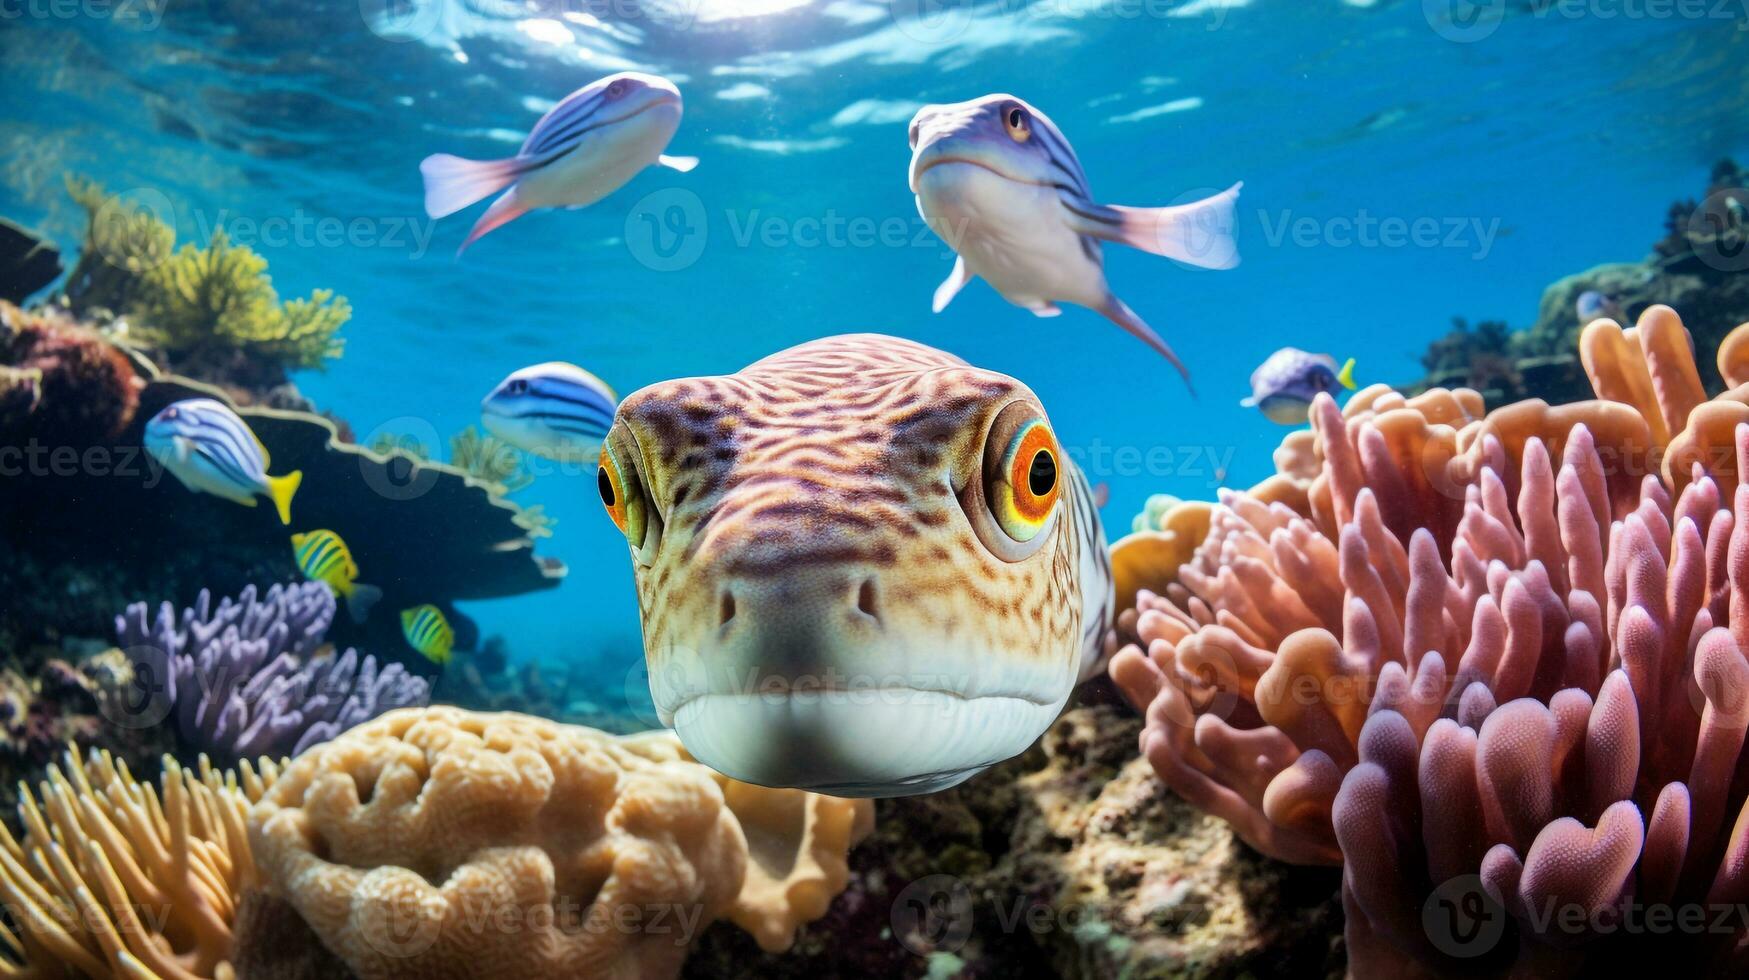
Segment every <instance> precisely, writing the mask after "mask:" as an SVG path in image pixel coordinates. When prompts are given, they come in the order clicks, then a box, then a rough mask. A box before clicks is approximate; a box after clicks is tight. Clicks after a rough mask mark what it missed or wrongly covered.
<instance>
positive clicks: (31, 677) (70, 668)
mask: <svg viewBox="0 0 1749 980" xmlns="http://www.w3.org/2000/svg"><path fill="white" fill-rule="evenodd" d="M26 660H27V658H25V657H18V656H13V657H8V658H7V661H8V665H7V666H6V667H5V668H4V669H0V764H3V765H5V766H6V767H7V768H8V769H10V770H12V771H14V772H16V771H21V770H23V769H27V768H35V767H40V766H44V765H47V764H48V763H49V762H50V761H51V760H53V759H54V758H55V756H56V755H57V754H59V753H60V752H62V751H64V750H65V749H66V747H67V746H68V745H69V744H73V745H78V746H81V747H89V746H92V745H95V744H97V743H98V742H100V741H101V742H102V743H104V744H105V745H107V746H112V747H114V748H116V749H118V750H122V749H126V750H128V751H127V753H126V758H128V759H142V758H144V759H150V758H153V757H154V756H155V755H156V754H157V752H156V751H154V750H159V749H161V747H160V746H159V745H158V744H157V740H156V739H153V738H151V737H150V735H149V734H142V735H141V736H140V737H133V733H125V734H121V735H119V736H118V733H116V732H114V731H111V730H109V728H108V727H107V723H108V721H109V719H111V718H112V717H114V716H115V714H116V712H117V710H118V709H119V708H120V707H121V706H122V705H123V704H124V703H125V699H126V697H127V694H128V687H129V685H130V684H131V683H132V680H133V672H132V670H131V668H130V666H129V665H128V663H127V661H126V658H124V657H122V656H120V655H119V652H118V651H115V650H108V651H104V652H103V653H99V654H97V655H95V656H92V657H88V658H86V659H84V660H83V661H82V662H80V663H79V664H77V665H75V664H73V663H70V662H68V661H67V660H63V659H61V658H60V657H49V658H47V659H46V660H43V661H42V662H41V663H40V664H38V665H36V666H35V667H34V668H32V667H29V666H27V663H26ZM142 753H143V754H142Z"/></svg>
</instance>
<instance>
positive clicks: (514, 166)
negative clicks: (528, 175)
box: [419, 153, 527, 218]
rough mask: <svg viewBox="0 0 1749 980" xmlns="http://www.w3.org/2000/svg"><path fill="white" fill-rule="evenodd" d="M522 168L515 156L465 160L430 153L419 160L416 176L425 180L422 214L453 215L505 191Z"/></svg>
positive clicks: (523, 167) (523, 168)
mask: <svg viewBox="0 0 1749 980" xmlns="http://www.w3.org/2000/svg"><path fill="white" fill-rule="evenodd" d="M525 169H527V168H526V167H525V166H524V164H523V162H522V161H520V160H518V159H516V158H515V157H506V158H505V159H503V160H465V159H463V158H461V157H458V156H451V155H450V154H448V153H433V154H432V155H430V156H428V157H426V158H425V159H424V160H421V161H419V173H420V175H421V176H422V177H424V178H425V213H426V214H428V215H430V216H431V217H433V218H441V217H443V216H444V215H448V214H454V213H456V212H457V211H460V210H461V209H462V208H465V207H467V206H468V205H470V204H472V203H474V202H475V201H478V200H480V199H481V198H484V197H486V196H487V195H489V194H492V193H494V192H496V191H499V190H502V189H504V188H505V187H506V186H508V185H509V184H511V183H513V182H514V181H515V180H516V178H517V177H519V176H521V175H522V172H523V170H525Z"/></svg>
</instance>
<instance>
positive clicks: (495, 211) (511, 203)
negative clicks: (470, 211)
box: [455, 187, 528, 258]
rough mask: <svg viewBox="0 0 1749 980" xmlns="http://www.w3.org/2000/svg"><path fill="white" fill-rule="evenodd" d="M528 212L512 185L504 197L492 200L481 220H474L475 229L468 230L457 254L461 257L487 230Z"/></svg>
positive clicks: (505, 223) (456, 251)
mask: <svg viewBox="0 0 1749 980" xmlns="http://www.w3.org/2000/svg"><path fill="white" fill-rule="evenodd" d="M527 213H528V208H526V207H523V205H522V202H521V201H518V200H517V199H516V188H514V187H512V188H510V189H509V190H507V191H505V192H504V195H503V196H502V197H500V198H498V200H496V201H493V202H492V206H491V207H489V208H487V209H486V213H485V214H482V215H480V220H478V221H476V222H474V230H472V231H470V232H468V237H467V239H466V240H465V241H463V242H462V247H461V248H458V249H456V250H455V254H456V256H457V257H458V258H459V257H460V256H461V254H462V253H463V252H465V251H467V250H468V246H469V245H472V244H473V243H475V242H477V241H479V240H480V239H481V238H483V237H484V236H485V234H486V233H487V232H489V231H491V230H492V229H494V228H498V227H500V226H502V225H507V224H509V223H510V222H512V221H515V220H516V219H517V218H520V217H522V216H523V215H525V214H527Z"/></svg>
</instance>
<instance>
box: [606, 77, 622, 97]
mask: <svg viewBox="0 0 1749 980" xmlns="http://www.w3.org/2000/svg"><path fill="white" fill-rule="evenodd" d="M625 91H626V80H625V79H623V78H622V79H619V80H618V81H614V82H609V83H608V85H607V94H608V96H609V97H611V98H615V99H617V98H619V97H620V96H622V95H624V94H625Z"/></svg>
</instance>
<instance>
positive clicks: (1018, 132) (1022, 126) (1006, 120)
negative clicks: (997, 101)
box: [1002, 105, 1032, 143]
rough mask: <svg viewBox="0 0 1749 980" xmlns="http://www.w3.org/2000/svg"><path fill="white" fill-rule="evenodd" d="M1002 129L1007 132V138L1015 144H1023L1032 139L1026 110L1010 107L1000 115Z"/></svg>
mask: <svg viewBox="0 0 1749 980" xmlns="http://www.w3.org/2000/svg"><path fill="white" fill-rule="evenodd" d="M1002 125H1003V128H1005V129H1007V130H1008V136H1009V138H1010V139H1012V140H1014V142H1016V143H1024V142H1026V141H1027V140H1029V139H1031V138H1032V122H1031V120H1029V119H1027V118H1026V110H1025V109H1022V108H1021V107H1019V106H1017V105H1011V106H1009V107H1008V109H1007V110H1006V111H1004V112H1003V113H1002Z"/></svg>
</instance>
